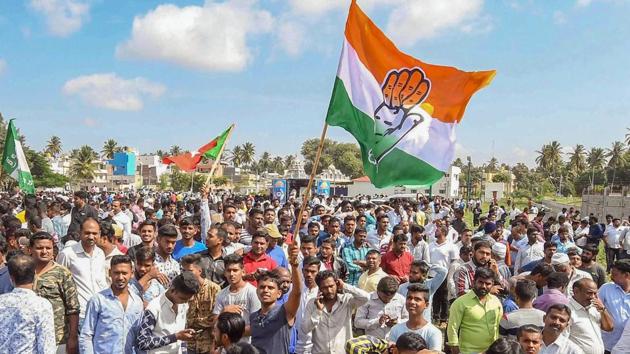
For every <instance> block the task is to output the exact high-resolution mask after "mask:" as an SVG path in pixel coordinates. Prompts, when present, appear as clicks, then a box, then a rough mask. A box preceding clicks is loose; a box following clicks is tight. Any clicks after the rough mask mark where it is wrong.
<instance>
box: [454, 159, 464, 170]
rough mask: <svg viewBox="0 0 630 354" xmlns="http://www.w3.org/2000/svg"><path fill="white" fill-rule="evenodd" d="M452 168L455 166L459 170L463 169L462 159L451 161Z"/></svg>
mask: <svg viewBox="0 0 630 354" xmlns="http://www.w3.org/2000/svg"><path fill="white" fill-rule="evenodd" d="M453 166H457V167H459V168H464V162H462V159H460V158H459V157H458V158H456V159H455V161H453Z"/></svg>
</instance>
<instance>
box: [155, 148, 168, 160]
mask: <svg viewBox="0 0 630 354" xmlns="http://www.w3.org/2000/svg"><path fill="white" fill-rule="evenodd" d="M155 154H156V155H158V157H159V158H160V159H161V158H163V157H164V156H165V155H166V152H165V151H164V150H158V151H156V152H155Z"/></svg>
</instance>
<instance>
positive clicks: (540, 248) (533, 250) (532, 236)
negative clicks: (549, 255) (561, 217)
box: [514, 227, 545, 274]
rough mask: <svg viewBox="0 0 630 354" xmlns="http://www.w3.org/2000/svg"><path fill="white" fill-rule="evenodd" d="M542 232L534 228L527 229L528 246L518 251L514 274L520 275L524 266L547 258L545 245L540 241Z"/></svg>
mask: <svg viewBox="0 0 630 354" xmlns="http://www.w3.org/2000/svg"><path fill="white" fill-rule="evenodd" d="M539 236H540V232H539V231H538V230H537V229H536V228H533V227H530V228H528V229H527V245H526V246H525V247H522V248H521V249H519V250H518V253H517V254H516V260H515V261H514V274H518V273H520V269H521V267H522V266H524V265H526V264H527V263H529V262H532V261H536V260H539V259H541V258H543V257H544V256H545V250H544V245H543V243H542V242H540V241H538V237H539Z"/></svg>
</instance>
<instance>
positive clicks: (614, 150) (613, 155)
mask: <svg viewBox="0 0 630 354" xmlns="http://www.w3.org/2000/svg"><path fill="white" fill-rule="evenodd" d="M625 150H626V148H625V147H624V146H623V143H622V142H621V141H615V142H614V143H613V144H612V147H611V148H610V149H606V157H608V168H611V169H612V170H613V178H612V183H611V185H613V186H614V185H615V177H616V175H617V168H619V167H621V166H623V165H625V163H626V155H625V152H626V151H625Z"/></svg>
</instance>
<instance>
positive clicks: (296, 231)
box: [293, 123, 328, 246]
mask: <svg viewBox="0 0 630 354" xmlns="http://www.w3.org/2000/svg"><path fill="white" fill-rule="evenodd" d="M327 131H328V123H324V129H323V130H322V136H321V138H320V139H319V146H318V147H317V154H316V155H315V161H313V168H312V170H311V176H310V177H309V180H308V186H307V187H306V191H304V197H303V198H302V206H301V207H300V212H299V214H298V215H297V216H296V220H295V228H294V229H293V242H296V243H297V245H298V246H299V245H300V224H301V223H302V214H304V211H305V210H306V205H307V204H308V199H309V197H310V194H311V189H312V188H313V181H314V180H315V174H316V173H317V166H318V165H319V158H320V156H321V155H322V150H323V149H324V140H325V139H326V132H327Z"/></svg>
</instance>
